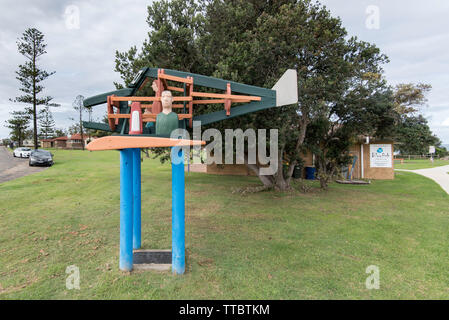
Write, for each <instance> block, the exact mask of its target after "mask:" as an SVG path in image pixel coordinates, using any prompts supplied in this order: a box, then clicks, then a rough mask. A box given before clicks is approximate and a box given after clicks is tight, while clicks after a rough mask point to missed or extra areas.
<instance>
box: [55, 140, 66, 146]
mask: <svg viewBox="0 0 449 320" xmlns="http://www.w3.org/2000/svg"><path fill="white" fill-rule="evenodd" d="M65 147H66V142H65V140H55V148H65Z"/></svg>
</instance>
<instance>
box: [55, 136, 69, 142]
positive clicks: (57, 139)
mask: <svg viewBox="0 0 449 320" xmlns="http://www.w3.org/2000/svg"><path fill="white" fill-rule="evenodd" d="M52 140H53V141H60V140H68V138H67V137H57V138H54V139H52Z"/></svg>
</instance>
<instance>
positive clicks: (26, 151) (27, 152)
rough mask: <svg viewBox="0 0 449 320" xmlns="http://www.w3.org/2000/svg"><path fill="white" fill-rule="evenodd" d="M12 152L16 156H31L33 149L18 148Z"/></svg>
mask: <svg viewBox="0 0 449 320" xmlns="http://www.w3.org/2000/svg"><path fill="white" fill-rule="evenodd" d="M12 154H13V156H14V157H19V158H29V157H30V154H31V149H30V148H25V147H21V148H16V149H15V150H14V152H13V153H12Z"/></svg>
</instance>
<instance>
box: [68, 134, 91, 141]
mask: <svg viewBox="0 0 449 320" xmlns="http://www.w3.org/2000/svg"><path fill="white" fill-rule="evenodd" d="M83 137H84V139H86V138H87V137H88V135H87V134H83ZM70 140H81V134H79V133H75V134H72V135H71V136H70Z"/></svg>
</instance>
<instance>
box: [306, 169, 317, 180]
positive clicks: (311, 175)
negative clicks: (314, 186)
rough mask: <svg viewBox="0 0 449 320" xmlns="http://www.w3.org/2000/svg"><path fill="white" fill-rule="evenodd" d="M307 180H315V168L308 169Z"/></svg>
mask: <svg viewBox="0 0 449 320" xmlns="http://www.w3.org/2000/svg"><path fill="white" fill-rule="evenodd" d="M306 179H307V180H315V167H306Z"/></svg>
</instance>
